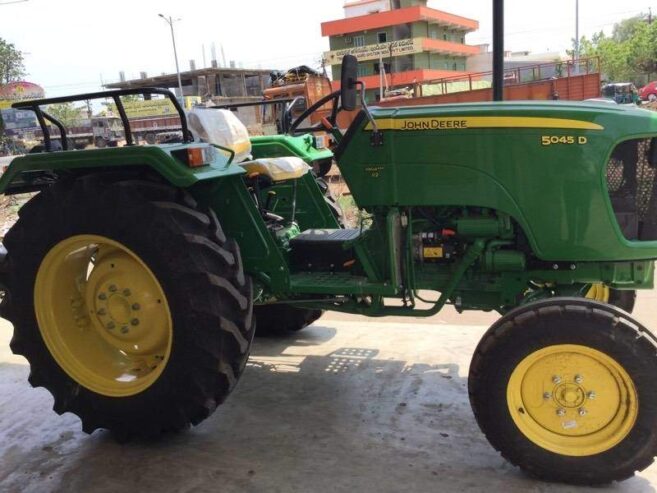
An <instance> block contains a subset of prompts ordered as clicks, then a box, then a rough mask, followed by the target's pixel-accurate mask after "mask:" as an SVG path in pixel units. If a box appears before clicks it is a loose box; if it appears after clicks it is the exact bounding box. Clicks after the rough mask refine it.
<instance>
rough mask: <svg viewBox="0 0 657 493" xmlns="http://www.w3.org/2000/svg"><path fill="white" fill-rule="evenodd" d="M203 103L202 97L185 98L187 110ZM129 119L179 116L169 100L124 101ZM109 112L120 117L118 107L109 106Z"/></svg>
mask: <svg viewBox="0 0 657 493" xmlns="http://www.w3.org/2000/svg"><path fill="white" fill-rule="evenodd" d="M200 102H201V98H200V97H193V96H187V97H185V109H190V108H191V107H192V106H194V104H199V103H200ZM123 107H124V108H125V112H126V115H128V118H131V119H133V118H134V119H136V118H148V117H151V116H178V112H177V111H176V108H175V107H174V106H173V104H172V103H171V101H170V100H169V99H168V98H162V99H151V100H150V101H125V100H124V101H123ZM108 108H109V110H110V111H111V112H112V114H113V115H118V114H119V113H118V111H117V110H116V105H114V104H113V103H112V104H109V105H108Z"/></svg>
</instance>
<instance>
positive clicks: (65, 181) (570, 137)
mask: <svg viewBox="0 0 657 493" xmlns="http://www.w3.org/2000/svg"><path fill="white" fill-rule="evenodd" d="M496 50H497V51H496V52H498V51H499V50H500V45H499V44H498V45H497V47H496ZM496 60H497V62H496V84H497V85H496V91H495V93H496V95H497V96H498V98H499V89H500V88H501V87H502V86H501V85H500V83H501V82H503V69H501V68H500V67H501V65H500V64H499V58H497V57H496ZM357 73H358V71H357V62H356V60H355V59H354V58H353V57H349V56H348V57H345V60H344V61H343V67H342V85H341V90H340V91H337V92H335V93H333V94H331V95H330V96H327V97H326V98H324V99H322V100H321V101H319V102H318V103H317V104H315V105H313V106H312V107H310V108H308V110H307V112H306V113H305V114H304V115H301V116H300V117H299V118H298V119H297V121H296V122H294V123H293V124H292V125H291V127H290V134H289V135H283V136H272V137H255V138H252V139H250V141H249V143H248V144H249V146H250V147H251V149H250V150H248V149H247V150H246V151H245V148H244V145H243V143H241V144H239V145H238V144H235V145H231V143H230V142H226V141H225V140H222V141H221V142H220V141H219V140H216V139H214V138H213V132H212V127H213V122H215V120H216V119H217V118H219V116H215V115H220V114H222V113H221V112H219V111H215V110H213V109H205V110H198V111H200V112H206V113H202V116H201V117H200V118H199V121H201V120H204V121H205V124H202V122H201V124H200V126H197V127H196V133H197V138H194V137H193V135H192V133H191V132H190V129H189V128H188V122H187V118H186V115H185V113H184V111H183V110H182V108H180V106H179V104H178V102H177V101H176V100H175V98H174V97H173V95H171V94H170V93H168V92H166V91H162V90H159V89H151V90H126V91H111V92H103V93H96V94H85V95H79V96H74V97H69V98H55V99H48V100H36V101H27V102H22V103H17V104H16V105H14V106H15V107H18V108H21V109H31V110H33V111H34V112H35V113H36V116H37V118H38V120H39V122H40V124H41V126H42V130H43V134H44V149H43V150H44V152H35V153H31V154H28V155H25V156H23V157H18V158H15V159H14V160H13V161H12V162H11V164H10V166H9V168H8V169H7V171H6V172H5V173H4V175H3V176H2V178H1V179H0V192H2V193H5V194H15V193H21V192H26V191H32V192H35V191H36V192H38V194H37V195H35V196H34V198H32V199H31V200H30V201H29V202H28V203H27V204H26V205H25V206H24V207H23V208H22V209H21V210H20V218H19V220H18V222H17V223H16V224H15V226H14V227H13V228H12V229H11V230H10V231H9V232H8V234H7V235H6V238H5V242H4V246H5V247H6V250H7V251H6V252H5V255H4V256H3V262H2V278H3V283H4V284H5V286H6V291H7V293H6V296H5V300H4V301H3V303H2V315H3V316H4V317H5V318H7V319H9V320H10V321H11V322H12V323H13V326H14V335H13V339H12V342H11V349H12V350H13V352H14V353H16V354H20V355H23V356H25V357H26V358H27V359H28V361H29V363H30V366H31V373H30V377H29V381H30V383H31V384H32V385H33V386H35V387H45V388H46V389H47V390H48V391H49V392H50V393H51V394H52V395H53V397H54V410H55V411H56V412H57V413H59V414H62V413H65V412H72V413H75V414H76V415H78V416H79V417H80V419H81V421H82V427H83V430H84V431H85V432H88V433H91V432H93V431H94V430H96V429H99V428H103V429H108V430H111V431H112V432H113V433H114V434H115V435H116V436H117V437H118V438H120V439H129V438H130V437H134V436H146V437H152V436H157V435H159V434H162V433H163V432H168V431H178V430H182V429H185V428H187V427H189V426H190V425H197V424H199V423H200V422H201V421H203V420H204V419H206V418H207V417H208V416H210V415H211V414H212V413H213V412H214V410H215V409H216V407H217V406H218V405H220V404H221V403H222V402H223V401H224V400H225V399H226V398H227V396H228V395H229V394H230V392H231V391H232V390H233V389H234V387H235V385H236V383H237V381H238V379H239V378H240V375H241V374H242V373H243V371H244V368H245V366H246V362H247V359H248V357H249V350H250V347H251V342H252V338H253V336H254V333H255V332H256V331H259V333H260V328H256V325H257V326H258V327H262V329H263V330H264V331H267V330H269V331H270V332H275V331H278V332H283V331H293V330H299V329H301V328H302V327H303V326H305V325H307V324H308V323H311V322H312V321H313V320H315V319H316V318H317V317H319V316H320V315H321V313H322V312H323V311H326V310H334V311H340V312H346V313H353V314H361V315H368V316H371V317H383V316H387V315H395V316H409V317H428V316H432V315H434V314H436V313H438V312H439V311H440V310H442V309H443V308H444V307H445V306H446V305H448V304H449V305H453V306H454V307H455V308H456V309H457V310H459V311H466V310H487V311H497V312H499V313H500V314H501V318H500V320H499V321H498V322H497V323H495V324H494V325H493V326H492V327H491V328H490V330H489V331H488V332H487V333H486V335H485V336H484V338H483V339H482V341H481V342H480V344H479V346H478V348H477V350H476V352H475V355H474V358H473V360H472V364H471V368H470V378H469V393H470V400H471V404H472V408H473V410H474V414H475V416H476V419H477V421H478V423H479V425H480V427H481V429H482V430H483V432H484V433H485V435H486V436H487V438H488V439H489V441H490V442H491V444H492V445H493V446H494V447H495V448H496V449H497V450H499V451H500V452H501V453H502V455H503V456H504V457H506V458H507V459H508V460H509V461H510V462H512V463H513V464H515V465H517V466H519V467H521V468H522V469H523V470H525V471H527V472H529V473H531V474H533V475H535V476H537V477H539V478H542V479H546V480H552V481H564V482H569V483H573V484H599V483H607V482H610V481H614V480H622V479H625V478H628V477H631V476H632V475H633V474H634V473H635V471H640V470H643V469H645V468H646V467H648V466H649V465H650V464H651V463H652V462H653V458H654V456H655V455H656V454H657V380H656V379H655V375H657V339H655V336H653V335H652V334H651V333H650V332H649V331H648V329H646V328H645V327H644V326H643V325H641V324H640V323H639V322H637V321H636V320H633V319H632V317H631V315H630V314H629V313H628V312H626V311H624V310H621V309H619V308H617V307H615V306H613V305H611V304H609V303H603V302H601V301H608V300H609V296H610V293H611V291H609V289H614V290H617V291H615V292H618V293H623V292H629V293H632V292H633V291H634V290H637V289H651V288H652V287H653V278H654V260H655V259H657V186H656V181H657V178H656V177H657V117H656V116H655V115H653V114H652V113H649V112H647V111H643V110H640V109H634V108H624V107H610V106H609V105H596V104H574V103H560V102H544V103H541V102H532V103H529V102H522V103H521V102H516V103H498V102H494V103H486V104H467V105H446V106H435V107H412V108H410V107H409V108H396V109H395V108H393V109H390V108H388V109H376V108H372V109H369V108H367V106H366V105H365V103H364V100H363V97H362V96H363V94H364V90H363V89H364V87H363V84H362V83H360V82H358V81H357ZM359 88H360V91H359ZM152 93H155V94H164V95H166V96H167V97H170V98H171V101H172V104H174V106H175V107H176V109H177V110H178V111H179V113H180V120H181V135H182V138H181V139H180V142H172V143H168V144H161V145H146V146H139V145H133V140H132V136H131V131H130V122H129V120H128V118H127V117H126V114H125V111H124V110H123V106H122V103H121V97H122V96H125V95H130V94H147V95H150V94H152ZM359 94H360V101H361V105H362V111H361V112H360V114H359V116H358V117H357V118H356V120H355V121H354V122H353V124H352V125H351V126H350V128H349V129H348V131H347V132H346V133H345V134H342V133H341V132H340V131H339V130H338V129H337V127H336V123H335V122H336V121H337V113H338V112H339V111H340V110H341V109H344V110H353V109H354V108H355V107H356V106H357V102H358V101H357V100H358V95H359ZM100 97H111V98H113V99H114V100H115V102H116V106H117V108H118V111H119V113H120V114H121V118H122V120H123V124H124V127H125V135H126V145H125V146H124V147H120V148H105V149H95V150H94V149H90V150H83V151H74V150H69V149H67V144H66V142H67V139H66V129H65V128H64V126H63V125H61V124H60V123H59V122H58V121H57V120H56V119H55V118H53V117H52V116H50V115H48V113H47V112H46V111H44V109H43V107H45V106H46V105H47V104H51V103H61V102H70V101H78V100H89V99H94V98H100ZM331 102H332V104H333V106H332V107H333V113H332V116H331V117H330V118H328V119H326V120H324V121H323V123H322V125H323V126H325V127H328V128H327V129H328V130H329V131H330V132H332V133H333V135H334V137H335V139H336V141H337V142H338V145H337V147H336V148H335V149H334V152H333V153H331V151H329V150H327V149H321V148H319V147H318V145H317V142H316V140H315V139H314V138H313V137H312V135H311V134H308V133H306V131H307V130H313V129H300V128H299V126H300V125H301V122H303V121H304V120H306V118H307V115H308V114H310V113H312V112H313V111H317V110H318V109H319V108H321V107H323V106H324V105H326V104H330V103H331ZM198 116H199V115H197V117H198ZM47 122H50V123H51V124H52V125H54V126H56V127H58V129H59V135H60V141H61V142H62V144H61V145H55V142H56V141H55V140H54V139H52V138H51V136H50V134H49V125H47ZM197 123H198V122H197ZM204 129H205V130H207V132H206V133H203V132H202V131H203V130H204ZM199 130H201V132H200V133H199ZM297 133H299V134H300V135H295V134H297ZM201 134H202V135H204V137H198V135H201ZM245 155H248V157H244V156H245ZM239 156H242V157H241V158H240V157H239ZM628 156H635V157H636V158H635V159H631V158H630V157H628ZM331 157H334V158H335V160H336V161H337V163H338V165H339V167H340V170H341V172H342V175H343V177H344V179H345V180H346V182H347V184H348V186H349V188H350V190H351V192H352V193H353V196H354V198H355V201H356V203H357V204H358V207H359V208H361V209H362V210H363V211H364V212H363V214H362V215H361V216H362V217H363V219H362V221H361V223H360V224H359V226H358V227H357V228H354V229H347V228H344V227H342V226H341V225H340V222H339V218H337V217H336V215H335V214H334V212H333V211H332V210H331V207H330V206H329V204H328V203H327V201H326V199H325V196H324V193H323V191H322V190H321V188H320V187H319V186H318V184H317V181H316V179H315V176H313V174H312V173H311V172H310V169H311V167H312V166H313V165H315V164H318V163H320V162H325V160H326V159H330V158H331ZM427 292H434V293H436V294H435V295H431V294H427ZM596 292H597V294H596ZM605 293H606V295H605ZM587 296H589V297H594V298H596V299H599V300H601V301H596V300H594V299H588V298H587ZM605 297H606V298H607V300H605V299H604V298H605ZM632 299H633V298H632ZM420 302H421V303H420ZM427 306H428V307H427Z"/></svg>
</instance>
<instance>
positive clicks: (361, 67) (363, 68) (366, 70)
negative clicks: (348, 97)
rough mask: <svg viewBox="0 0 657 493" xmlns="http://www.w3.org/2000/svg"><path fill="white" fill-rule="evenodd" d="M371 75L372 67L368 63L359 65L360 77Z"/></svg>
mask: <svg viewBox="0 0 657 493" xmlns="http://www.w3.org/2000/svg"><path fill="white" fill-rule="evenodd" d="M368 75H370V68H369V67H368V66H367V65H363V64H360V65H358V77H367V76H368Z"/></svg>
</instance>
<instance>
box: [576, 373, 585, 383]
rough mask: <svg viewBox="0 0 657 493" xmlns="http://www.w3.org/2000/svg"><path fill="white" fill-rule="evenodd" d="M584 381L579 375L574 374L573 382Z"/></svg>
mask: <svg viewBox="0 0 657 493" xmlns="http://www.w3.org/2000/svg"><path fill="white" fill-rule="evenodd" d="M583 381H584V379H583V378H582V376H581V375H575V383H576V384H581V383H582V382H583Z"/></svg>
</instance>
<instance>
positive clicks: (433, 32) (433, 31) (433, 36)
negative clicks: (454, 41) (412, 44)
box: [429, 29, 438, 39]
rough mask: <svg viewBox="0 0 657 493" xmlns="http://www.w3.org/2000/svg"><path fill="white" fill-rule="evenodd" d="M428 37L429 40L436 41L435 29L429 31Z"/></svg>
mask: <svg viewBox="0 0 657 493" xmlns="http://www.w3.org/2000/svg"><path fill="white" fill-rule="evenodd" d="M429 37H430V38H431V39H438V31H436V30H435V29H431V30H430V31H429Z"/></svg>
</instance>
